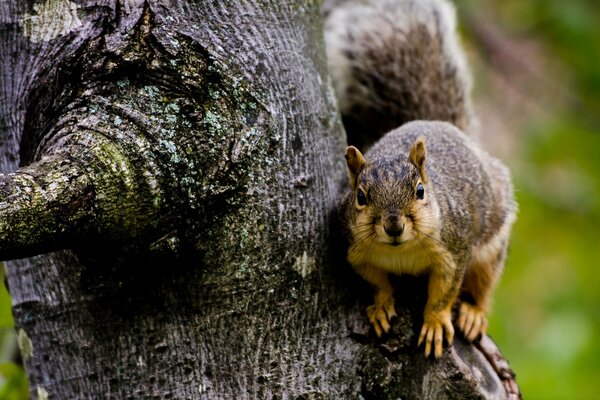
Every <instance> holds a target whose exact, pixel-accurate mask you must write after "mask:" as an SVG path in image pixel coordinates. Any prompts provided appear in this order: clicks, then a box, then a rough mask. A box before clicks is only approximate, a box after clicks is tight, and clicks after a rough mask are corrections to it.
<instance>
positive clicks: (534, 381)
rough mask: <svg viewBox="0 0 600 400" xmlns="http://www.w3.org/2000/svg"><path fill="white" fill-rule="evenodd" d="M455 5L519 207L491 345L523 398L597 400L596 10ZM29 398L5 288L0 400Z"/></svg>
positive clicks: (599, 95)
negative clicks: (507, 364)
mask: <svg viewBox="0 0 600 400" xmlns="http://www.w3.org/2000/svg"><path fill="white" fill-rule="evenodd" d="M455 3H456V5H457V9H458V16H459V20H460V30H461V36H462V37H463V41H464V44H465V46H466V48H467V52H468V55H469V59H470V62H471V65H472V70H473V73H474V76H475V80H474V91H473V95H474V98H475V101H474V103H475V106H476V110H477V113H478V116H479V120H480V132H481V133H480V139H481V141H482V143H483V145H484V147H486V148H487V150H488V151H490V152H491V153H492V154H494V155H496V156H498V157H500V158H501V159H503V160H505V161H506V162H507V163H508V164H509V165H510V167H511V169H512V171H513V176H514V182H515V186H516V191H517V198H518V202H519V206H520V212H519V217H518V221H517V223H516V225H515V228H514V233H513V239H512V245H511V249H510V255H509V260H508V263H507V266H506V271H505V274H504V278H503V279H502V281H501V283H500V286H499V288H498V290H497V293H496V295H495V302H494V309H493V312H492V316H491V320H490V331H489V333H490V335H491V336H492V337H493V338H494V339H495V340H496V342H498V344H499V346H500V348H501V349H502V351H503V352H504V354H505V355H506V357H507V358H508V359H509V361H510V363H511V366H512V367H513V369H514V370H515V372H516V373H517V381H518V383H519V384H520V386H521V390H522V392H523V395H524V398H526V399H575V400H576V399H600V341H598V340H596V338H598V337H600V2H598V1H597V0H577V1H573V0H570V1H569V0H456V2H455ZM0 277H1V276H0ZM27 390H28V389H27V381H26V378H25V375H24V373H23V370H22V368H21V367H20V366H19V357H18V351H17V348H16V335H15V333H14V331H13V320H12V316H11V311H10V297H9V295H8V293H7V292H6V290H5V288H4V285H0V400H5V399H6V400H8V399H10V400H13V399H14V400H21V399H27V398H28V392H27Z"/></svg>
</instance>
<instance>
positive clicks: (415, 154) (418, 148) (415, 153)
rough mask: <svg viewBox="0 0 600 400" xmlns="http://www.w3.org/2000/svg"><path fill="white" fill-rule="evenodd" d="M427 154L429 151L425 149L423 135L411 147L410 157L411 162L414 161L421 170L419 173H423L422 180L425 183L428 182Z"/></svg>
mask: <svg viewBox="0 0 600 400" xmlns="http://www.w3.org/2000/svg"><path fill="white" fill-rule="evenodd" d="M426 154H427V151H426V150H425V138H424V137H422V136H421V137H419V138H418V139H417V140H416V141H415V143H414V144H413V145H412V147H411V148H410V153H409V155H408V157H409V158H410V162H411V163H413V165H414V166H415V167H417V169H418V170H419V174H421V180H422V181H423V183H427V172H426V171H425V155H426Z"/></svg>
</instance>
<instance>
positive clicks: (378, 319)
mask: <svg viewBox="0 0 600 400" xmlns="http://www.w3.org/2000/svg"><path fill="white" fill-rule="evenodd" d="M367 316H368V317H369V321H371V325H373V328H374V329H375V333H376V334H377V337H381V335H382V334H384V333H388V332H389V330H390V321H391V320H392V319H393V318H395V317H396V316H397V315H396V309H395V307H394V298H393V297H390V298H389V299H386V301H384V302H381V303H378V302H376V303H375V304H373V305H371V306H369V307H367Z"/></svg>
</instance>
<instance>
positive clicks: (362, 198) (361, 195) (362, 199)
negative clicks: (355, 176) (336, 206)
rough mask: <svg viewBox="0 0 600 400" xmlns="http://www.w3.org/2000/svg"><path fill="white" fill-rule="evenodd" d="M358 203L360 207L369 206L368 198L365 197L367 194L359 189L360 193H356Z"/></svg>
mask: <svg viewBox="0 0 600 400" xmlns="http://www.w3.org/2000/svg"><path fill="white" fill-rule="evenodd" d="M356 201H357V203H358V205H359V206H366V205H367V196H366V195H365V192H363V191H362V190H361V189H358V193H356Z"/></svg>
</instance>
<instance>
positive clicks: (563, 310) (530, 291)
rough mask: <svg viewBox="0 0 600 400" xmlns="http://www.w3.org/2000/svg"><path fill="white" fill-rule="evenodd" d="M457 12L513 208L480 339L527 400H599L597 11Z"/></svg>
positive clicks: (492, 5)
mask: <svg viewBox="0 0 600 400" xmlns="http://www.w3.org/2000/svg"><path fill="white" fill-rule="evenodd" d="M456 4H457V7H458V15H459V19H460V22H461V33H462V34H463V38H464V40H465V44H466V46H467V49H468V53H469V56H470V61H471V62H472V65H473V70H474V71H473V72H474V75H475V82H474V98H475V101H474V102H475V105H476V109H477V111H478V116H479V119H480V128H481V139H482V142H483V145H484V147H486V148H487V149H488V151H490V152H491V153H493V154H495V155H497V156H498V157H500V158H502V159H503V160H505V161H506V162H507V163H508V164H509V165H510V167H511V170H512V173H513V178H514V183H515V187H516V195H517V200H518V202H519V208H520V211H519V214H518V220H517V223H516V225H515V227H514V232H513V236H512V243H511V248H510V253H509V259H508V263H507V265H506V270H505V273H504V277H503V279H502V281H501V282H500V286H499V288H498V290H497V293H496V295H495V296H494V309H493V312H492V317H491V320H490V330H489V333H490V335H491V336H492V337H493V338H494V339H495V340H496V341H497V342H498V344H499V346H500V348H501V349H502V351H503V352H504V354H505V355H506V357H507V358H508V359H509V361H510V364H511V366H512V367H513V369H514V370H515V372H516V373H517V382H518V383H519V385H520V387H521V390H522V392H523V395H524V398H525V399H600V341H599V340H598V339H597V338H599V337H600V12H599V11H600V2H598V1H597V0H589V1H585V0H579V1H567V0H457V1H456Z"/></svg>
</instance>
